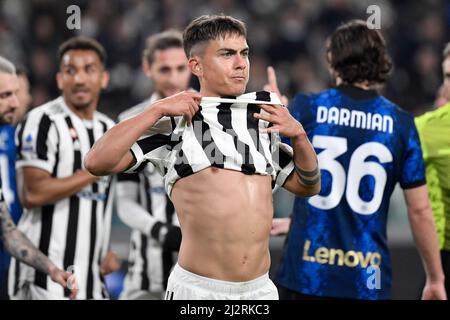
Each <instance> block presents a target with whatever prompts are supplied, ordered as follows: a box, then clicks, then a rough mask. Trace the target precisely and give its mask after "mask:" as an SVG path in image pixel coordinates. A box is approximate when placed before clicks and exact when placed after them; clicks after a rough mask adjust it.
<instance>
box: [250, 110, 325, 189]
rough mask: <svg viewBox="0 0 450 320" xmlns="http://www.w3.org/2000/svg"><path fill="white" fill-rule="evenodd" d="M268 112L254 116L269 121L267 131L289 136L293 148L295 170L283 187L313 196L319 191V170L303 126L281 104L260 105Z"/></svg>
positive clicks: (315, 156)
mask: <svg viewBox="0 0 450 320" xmlns="http://www.w3.org/2000/svg"><path fill="white" fill-rule="evenodd" d="M261 109H264V111H266V112H267V113H268V114H261V113H255V114H254V117H255V118H258V119H262V120H266V121H268V122H271V123H272V124H273V126H271V127H269V128H267V129H266V130H265V131H266V132H268V133H272V132H278V133H280V134H282V135H284V136H286V137H289V138H291V142H292V148H293V150H294V157H293V160H294V164H295V167H296V168H295V171H294V172H292V173H291V174H290V175H289V177H288V178H287V180H286V182H285V184H284V186H283V187H284V188H285V189H287V190H289V191H290V192H292V193H294V194H295V195H297V196H301V197H302V196H303V197H304V196H307V197H309V196H313V195H315V194H317V193H319V192H320V171H319V168H318V162H317V155H316V152H315V151H314V148H313V147H312V145H311V143H310V142H309V139H308V136H307V135H306V132H305V130H304V129H303V126H302V125H301V124H300V123H299V122H298V121H297V120H295V119H294V118H293V117H292V116H291V114H290V113H289V110H288V109H287V108H285V107H281V106H272V105H261Z"/></svg>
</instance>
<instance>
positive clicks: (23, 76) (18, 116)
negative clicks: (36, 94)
mask: <svg viewBox="0 0 450 320" xmlns="http://www.w3.org/2000/svg"><path fill="white" fill-rule="evenodd" d="M16 74H17V79H18V80H19V91H18V92H17V98H18V99H19V107H18V108H17V109H16V112H15V116H14V124H15V125H17V124H19V123H20V122H21V121H22V120H23V119H24V118H25V115H26V114H27V112H28V110H29V109H30V106H31V100H32V97H31V92H30V81H29V79H28V75H27V72H26V71H25V69H22V68H17V70H16Z"/></svg>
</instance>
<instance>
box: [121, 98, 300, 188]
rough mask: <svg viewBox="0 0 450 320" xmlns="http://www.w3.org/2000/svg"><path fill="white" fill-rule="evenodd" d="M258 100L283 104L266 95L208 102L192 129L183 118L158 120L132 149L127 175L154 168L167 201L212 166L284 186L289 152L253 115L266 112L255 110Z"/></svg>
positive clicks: (290, 166)
mask: <svg viewBox="0 0 450 320" xmlns="http://www.w3.org/2000/svg"><path fill="white" fill-rule="evenodd" d="M224 101H225V102H224ZM261 101H265V102H267V103H270V104H276V105H281V102H280V100H279V98H278V96H277V95H276V94H274V93H270V92H266V91H260V92H252V93H247V94H244V95H242V96H239V97H237V98H231V99H226V98H214V97H208V98H203V99H202V102H201V104H200V109H199V112H197V113H196V114H195V116H194V117H193V119H192V124H190V125H188V124H187V122H186V121H185V119H184V118H181V117H178V119H176V118H173V117H164V118H162V119H160V121H158V122H157V123H156V125H155V126H153V127H152V128H150V129H149V130H147V132H146V133H145V134H144V135H143V136H142V137H141V138H140V139H139V140H138V141H137V142H136V143H134V144H133V146H132V148H131V152H132V154H133V156H134V157H135V158H136V164H135V165H133V166H132V167H131V168H129V169H128V170H127V171H126V172H128V173H132V172H138V171H140V170H142V169H143V168H144V167H145V166H146V164H147V163H149V162H150V163H152V164H153V165H154V166H155V167H156V169H157V170H159V172H160V173H161V174H162V175H163V176H164V182H165V189H166V191H167V194H168V195H169V196H170V195H171V190H172V186H173V185H174V183H175V182H176V181H177V180H178V179H181V178H183V177H187V176H189V175H192V174H194V173H196V172H198V171H200V170H203V169H205V168H208V167H211V166H213V167H218V168H223V169H229V170H236V171H240V172H243V173H245V174H261V175H271V176H272V181H273V186H275V184H277V185H279V186H282V185H283V184H284V182H285V181H286V179H287V177H288V176H289V175H290V174H291V172H292V171H293V170H294V162H293V159H292V156H293V151H292V148H291V147H290V146H288V145H286V144H283V143H282V142H281V140H280V137H279V135H278V134H277V133H272V134H268V133H266V132H262V131H261V129H264V128H267V127H268V126H270V125H271V124H270V123H268V122H267V121H264V120H260V119H256V118H255V117H254V116H253V114H254V113H262V114H264V113H265V111H264V110H263V109H261V108H260V107H259V106H258V104H261Z"/></svg>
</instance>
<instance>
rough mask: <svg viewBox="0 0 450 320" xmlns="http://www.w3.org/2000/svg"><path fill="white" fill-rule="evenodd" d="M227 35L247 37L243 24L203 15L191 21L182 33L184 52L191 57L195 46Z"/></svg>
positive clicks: (229, 18) (219, 16) (228, 18)
mask: <svg viewBox="0 0 450 320" xmlns="http://www.w3.org/2000/svg"><path fill="white" fill-rule="evenodd" d="M229 35H238V36H243V37H244V38H245V37H247V28H246V27H245V23H244V22H242V21H240V20H238V19H235V18H233V17H230V16H226V15H203V16H201V17H198V18H196V19H195V20H193V21H192V22H191V23H190V24H189V25H188V26H187V28H186V29H185V30H184V33H183V44H184V52H186V56H187V57H191V56H192V48H193V47H194V46H196V45H197V44H200V43H204V42H207V41H210V40H216V39H218V38H225V37H226V36H229Z"/></svg>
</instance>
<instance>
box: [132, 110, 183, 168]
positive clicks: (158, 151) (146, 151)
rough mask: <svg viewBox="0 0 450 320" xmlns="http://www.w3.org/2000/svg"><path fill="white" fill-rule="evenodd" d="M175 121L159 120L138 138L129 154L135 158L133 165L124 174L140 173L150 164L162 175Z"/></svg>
mask: <svg viewBox="0 0 450 320" xmlns="http://www.w3.org/2000/svg"><path fill="white" fill-rule="evenodd" d="M175 126H176V120H175V119H174V118H173V117H164V118H161V119H160V120H159V121H158V122H157V123H156V124H155V125H154V126H153V127H152V128H150V129H149V130H147V132H146V133H145V134H144V135H143V136H142V137H141V138H139V140H138V141H136V142H135V143H134V144H133V145H132V146H131V149H130V151H131V153H132V155H133V157H134V158H135V160H136V162H135V164H134V165H133V166H132V167H130V168H129V169H127V170H126V171H125V173H136V172H139V171H141V170H142V169H143V168H145V166H146V165H147V164H148V163H149V162H151V163H152V164H153V165H154V166H155V168H156V169H157V170H158V171H159V172H160V173H161V174H163V173H164V166H165V163H164V160H165V159H166V157H167V156H168V155H169V153H170V151H171V150H172V146H173V144H174V141H172V140H173V135H172V133H173V131H174V129H175Z"/></svg>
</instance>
